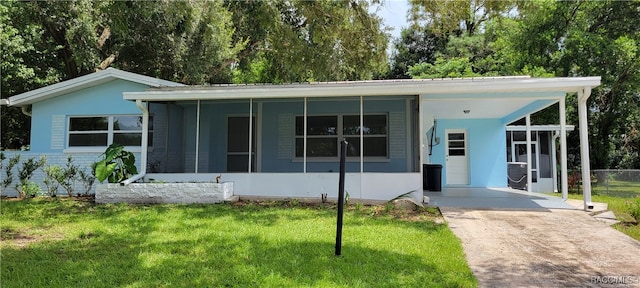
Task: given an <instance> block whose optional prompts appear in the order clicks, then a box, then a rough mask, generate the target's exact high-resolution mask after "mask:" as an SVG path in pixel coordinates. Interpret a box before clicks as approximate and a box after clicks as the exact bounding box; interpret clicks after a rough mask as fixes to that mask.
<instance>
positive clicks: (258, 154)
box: [251, 102, 262, 173]
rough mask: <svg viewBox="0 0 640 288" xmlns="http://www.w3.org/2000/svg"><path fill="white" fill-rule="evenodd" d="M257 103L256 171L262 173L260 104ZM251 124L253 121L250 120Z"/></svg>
mask: <svg viewBox="0 0 640 288" xmlns="http://www.w3.org/2000/svg"><path fill="white" fill-rule="evenodd" d="M257 103H258V109H257V111H256V116H255V117H256V127H255V130H256V164H255V166H256V169H255V170H256V171H255V172H258V173H260V172H262V157H261V155H262V102H257ZM251 122H253V120H251Z"/></svg>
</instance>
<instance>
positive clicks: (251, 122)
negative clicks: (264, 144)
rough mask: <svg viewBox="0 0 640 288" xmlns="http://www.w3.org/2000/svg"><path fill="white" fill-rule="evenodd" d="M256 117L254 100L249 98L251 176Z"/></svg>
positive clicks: (249, 168)
mask: <svg viewBox="0 0 640 288" xmlns="http://www.w3.org/2000/svg"><path fill="white" fill-rule="evenodd" d="M254 117H255V116H253V99H252V98H249V116H247V118H249V119H248V121H249V129H248V130H249V131H247V133H249V151H248V152H249V157H248V158H249V165H248V166H249V167H248V168H247V170H249V171H247V173H249V174H251V170H252V169H251V162H253V156H254V153H253V119H254ZM227 119H228V118H227ZM227 121H229V120H227ZM255 156H256V158H257V156H258V155H255Z"/></svg>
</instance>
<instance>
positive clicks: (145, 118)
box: [120, 99, 149, 186]
mask: <svg viewBox="0 0 640 288" xmlns="http://www.w3.org/2000/svg"><path fill="white" fill-rule="evenodd" d="M136 106H138V109H140V110H141V111H142V143H141V146H142V147H140V171H139V172H138V174H136V175H133V176H131V177H130V178H129V179H126V180H124V181H122V182H120V185H122V186H125V185H129V184H131V183H133V182H135V181H137V180H139V179H141V178H142V177H144V175H146V174H147V147H148V143H149V110H148V109H147V107H145V106H144V105H143V104H142V100H140V99H137V100H136Z"/></svg>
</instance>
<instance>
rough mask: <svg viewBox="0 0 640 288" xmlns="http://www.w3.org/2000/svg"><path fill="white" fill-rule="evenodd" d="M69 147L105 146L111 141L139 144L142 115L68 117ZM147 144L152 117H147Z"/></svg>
mask: <svg viewBox="0 0 640 288" xmlns="http://www.w3.org/2000/svg"><path fill="white" fill-rule="evenodd" d="M68 139H69V144H68V146H69V147H105V146H109V145H110V144H111V143H119V144H122V145H124V146H140V144H141V143H142V116H134V115H117V116H99V117H69V138H68ZM148 144H149V146H152V144H153V118H152V117H149V143H148Z"/></svg>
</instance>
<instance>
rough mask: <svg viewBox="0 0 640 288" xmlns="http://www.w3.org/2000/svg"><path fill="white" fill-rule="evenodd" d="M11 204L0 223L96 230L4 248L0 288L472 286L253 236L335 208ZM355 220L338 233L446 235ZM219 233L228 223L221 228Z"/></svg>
mask: <svg viewBox="0 0 640 288" xmlns="http://www.w3.org/2000/svg"><path fill="white" fill-rule="evenodd" d="M2 204H3V205H4V204H5V203H2ZM11 205H15V206H11ZM11 205H10V206H9V207H6V206H3V211H2V218H0V219H7V218H12V217H16V218H19V219H14V220H20V219H22V218H24V220H25V221H26V220H29V219H38V217H33V215H31V216H29V215H30V213H36V212H38V211H39V212H40V213H42V214H40V215H43V216H44V218H47V219H49V218H55V219H57V218H60V219H61V220H60V221H62V222H78V223H81V224H82V223H84V222H83V221H93V222H92V223H93V224H91V225H94V226H89V225H88V224H87V226H86V227H85V226H83V228H81V231H82V232H80V233H78V232H74V233H76V234H73V233H72V234H70V235H67V237H65V238H64V239H62V240H57V241H53V240H48V241H43V242H37V243H32V244H31V245H29V246H27V247H24V248H19V247H14V246H8V245H7V246H3V248H2V251H1V257H2V262H1V264H0V272H1V274H0V283H3V285H2V286H3V287H117V286H127V287H163V286H165V287H258V286H259V287H300V286H316V287H340V286H342V287H398V286H401V287H468V286H473V285H474V284H475V280H474V276H473V275H472V274H471V271H469V270H468V268H467V270H464V269H463V270H464V271H463V272H459V271H451V269H448V268H446V267H443V266H442V265H441V262H442V259H439V258H438V257H434V258H432V259H427V257H421V256H416V255H413V254H411V253H400V252H395V251H402V249H400V250H397V249H383V248H380V249H377V248H372V247H370V245H369V246H366V245H365V244H360V243H354V242H352V241H347V242H343V243H345V245H344V246H343V249H342V251H343V255H342V256H341V257H336V256H334V255H333V254H334V242H333V241H334V240H335V238H334V237H335V234H333V233H331V234H330V235H329V234H327V235H325V236H323V237H321V240H317V238H314V239H313V240H307V239H305V238H304V237H302V238H297V239H295V240H292V239H291V238H287V237H272V236H264V235H272V234H260V233H252V232H251V231H252V229H256V230H257V229H269V227H271V226H275V225H279V223H283V222H284V223H290V222H293V221H302V220H314V219H318V218H321V219H324V220H323V221H325V222H323V223H326V222H327V219H332V218H331V217H333V216H334V215H335V209H331V208H321V209H316V208H298V207H285V208H278V209H275V208H273V207H267V208H265V207H235V206H233V205H184V206H181V205H93V204H91V203H37V202H36V201H34V202H33V203H29V202H28V201H27V202H25V203H22V204H11ZM20 205H22V206H20ZM5 208H7V209H5ZM21 217H22V218H21ZM56 217H57V218H56ZM358 217H364V216H363V215H359V214H357V213H356V214H351V215H348V217H346V221H345V228H346V229H349V228H348V227H351V226H361V225H360V224H359V223H361V222H362V221H367V222H371V223H368V225H372V227H376V226H377V225H380V226H383V225H397V226H400V227H402V228H403V229H406V228H410V229H415V230H416V231H418V230H419V231H420V232H421V233H425V235H428V234H430V233H440V232H442V230H443V229H447V228H446V226H444V225H438V224H434V223H432V222H405V221H394V220H392V219H366V218H363V219H364V220H363V219H359V218H358ZM221 219H222V220H221ZM55 221H57V220H55ZM96 223H97V224H96ZM239 223H242V225H243V227H239V229H245V230H249V232H245V233H238V234H235V233H228V231H229V230H230V229H231V230H232V229H233V228H234V226H233V225H239ZM216 225H218V226H216ZM220 225H225V226H226V227H224V228H225V229H222V228H223V227H221V226H220ZM229 226H231V228H229ZM254 227H255V228H254ZM294 229H295V228H294ZM359 229H361V228H359ZM374 229H375V228H374ZM222 230H225V231H226V232H225V231H222ZM327 231H335V230H332V229H326V227H325V229H323V230H322V231H321V232H306V233H327ZM301 233H305V232H301ZM322 239H326V240H322ZM442 257H447V256H442Z"/></svg>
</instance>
